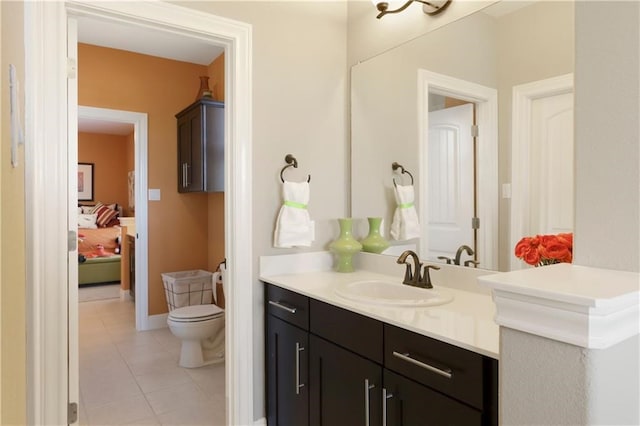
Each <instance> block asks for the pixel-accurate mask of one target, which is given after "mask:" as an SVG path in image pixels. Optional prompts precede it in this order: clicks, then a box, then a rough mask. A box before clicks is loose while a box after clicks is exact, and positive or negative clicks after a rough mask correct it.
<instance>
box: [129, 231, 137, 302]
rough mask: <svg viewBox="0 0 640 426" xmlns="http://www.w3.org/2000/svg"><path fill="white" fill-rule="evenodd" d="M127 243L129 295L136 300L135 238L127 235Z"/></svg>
mask: <svg viewBox="0 0 640 426" xmlns="http://www.w3.org/2000/svg"><path fill="white" fill-rule="evenodd" d="M127 240H128V244H129V295H130V296H131V299H132V300H136V239H135V237H132V236H130V235H129V236H128V238H127Z"/></svg>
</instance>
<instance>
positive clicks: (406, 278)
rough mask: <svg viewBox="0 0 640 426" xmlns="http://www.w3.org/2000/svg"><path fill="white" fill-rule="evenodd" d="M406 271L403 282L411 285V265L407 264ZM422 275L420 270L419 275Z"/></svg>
mask: <svg viewBox="0 0 640 426" xmlns="http://www.w3.org/2000/svg"><path fill="white" fill-rule="evenodd" d="M405 266H406V269H405V271H404V280H403V281H402V283H403V284H410V283H411V280H412V279H413V273H412V272H411V265H410V264H408V263H407V264H406V265H405ZM419 273H420V269H418V274H419Z"/></svg>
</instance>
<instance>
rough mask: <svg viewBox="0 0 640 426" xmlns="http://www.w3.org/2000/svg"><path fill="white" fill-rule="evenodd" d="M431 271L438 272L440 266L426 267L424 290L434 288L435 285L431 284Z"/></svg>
mask: <svg viewBox="0 0 640 426" xmlns="http://www.w3.org/2000/svg"><path fill="white" fill-rule="evenodd" d="M429 269H435V270H436V271H437V270H439V269H440V267H439V266H436V265H428V264H427V265H424V273H423V274H422V280H421V281H422V282H421V284H422V287H424V288H433V284H432V283H431V276H430V275H429Z"/></svg>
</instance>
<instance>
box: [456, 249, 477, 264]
mask: <svg viewBox="0 0 640 426" xmlns="http://www.w3.org/2000/svg"><path fill="white" fill-rule="evenodd" d="M463 251H465V252H467V254H468V255H469V256H473V249H472V248H471V247H469V246H467V245H462V246H460V247H459V248H458V251H456V258H455V259H454V260H453V264H454V265H460V256H462V252H463ZM465 266H468V265H465Z"/></svg>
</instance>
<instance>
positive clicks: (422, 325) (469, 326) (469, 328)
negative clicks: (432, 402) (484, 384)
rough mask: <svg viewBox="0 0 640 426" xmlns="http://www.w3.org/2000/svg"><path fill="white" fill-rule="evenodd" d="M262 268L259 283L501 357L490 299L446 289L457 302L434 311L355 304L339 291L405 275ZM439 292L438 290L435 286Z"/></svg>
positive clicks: (492, 304) (486, 296)
mask: <svg viewBox="0 0 640 426" xmlns="http://www.w3.org/2000/svg"><path fill="white" fill-rule="evenodd" d="M268 269H270V268H261V275H260V279H261V280H262V281H265V282H267V283H270V284H274V285H276V286H278V287H282V288H285V289H288V290H292V291H295V292H297V293H300V294H303V295H305V296H308V297H311V298H314V299H316V300H320V301H322V302H326V303H330V304H332V305H335V306H338V307H341V308H344V309H348V310H350V311H353V312H356V313H359V314H362V315H365V316H367V317H370V318H373V319H376V320H379V321H383V322H385V323H388V324H391V325H395V326H398V327H401V328H404V329H406V330H409V331H413V332H415V333H418V334H421V335H424V336H428V337H432V338H434V339H437V340H440V341H443V342H446V343H450V344H452V345H454V346H458V347H461V348H464V349H468V350H471V351H474V352H476V353H479V354H482V355H486V356H488V357H491V358H494V359H499V330H498V325H497V324H496V323H495V322H494V319H493V317H494V314H495V305H494V303H493V301H492V299H491V296H490V295H487V294H482V293H476V292H471V291H464V290H460V289H456V288H452V287H450V286H446V287H445V286H441V287H440V288H443V289H446V291H447V292H449V293H451V294H453V296H454V299H453V301H451V302H449V303H447V304H444V305H439V306H430V307H420V308H415V307H387V306H382V305H373V304H366V303H360V302H353V301H350V300H347V299H344V298H342V297H340V296H338V295H337V294H336V293H335V289H336V287H337V286H341V285H344V284H347V283H349V282H354V281H360V280H370V279H380V280H393V281H398V282H399V283H400V282H401V280H402V277H401V276H391V275H385V274H381V273H377V272H371V271H365V270H358V271H356V272H352V273H338V272H333V271H327V270H316V271H311V272H299V271H298V272H291V273H284V274H272V273H269V272H270V271H269V270H268ZM434 287H435V288H439V286H437V285H436V286H434Z"/></svg>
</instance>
